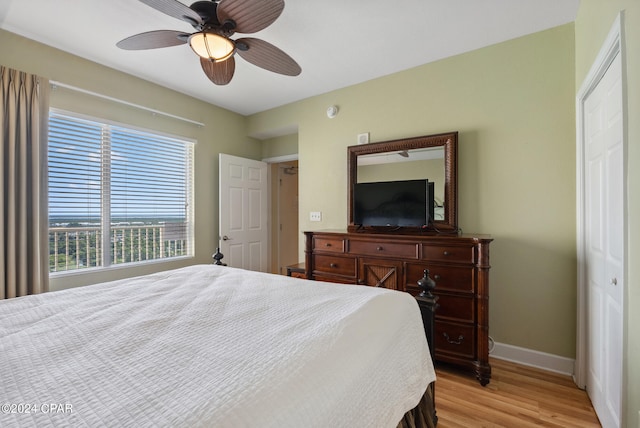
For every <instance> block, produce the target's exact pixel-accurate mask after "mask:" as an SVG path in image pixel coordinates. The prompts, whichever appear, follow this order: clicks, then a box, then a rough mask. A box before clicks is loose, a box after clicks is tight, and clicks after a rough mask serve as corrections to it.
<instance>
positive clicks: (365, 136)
mask: <svg viewBox="0 0 640 428" xmlns="http://www.w3.org/2000/svg"><path fill="white" fill-rule="evenodd" d="M358 144H369V133H368V132H364V133H362V134H358Z"/></svg>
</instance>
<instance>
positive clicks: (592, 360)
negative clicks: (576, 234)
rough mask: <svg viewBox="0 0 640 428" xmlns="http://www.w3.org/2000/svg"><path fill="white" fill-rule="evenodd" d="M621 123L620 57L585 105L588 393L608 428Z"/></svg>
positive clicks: (615, 378)
mask: <svg viewBox="0 0 640 428" xmlns="http://www.w3.org/2000/svg"><path fill="white" fill-rule="evenodd" d="M623 118H624V115H623V99H622V70H621V59H620V54H618V55H617V56H616V57H615V58H614V59H613V62H612V63H611V65H610V66H609V68H608V69H607V71H606V73H605V74H604V76H603V77H602V79H601V80H600V81H599V82H598V83H597V86H596V87H595V88H594V90H593V91H592V92H591V93H590V94H589V95H588V96H587V98H586V99H585V102H584V165H583V170H584V190H585V205H584V206H585V216H584V219H585V222H584V224H585V241H584V242H585V259H586V260H585V286H586V287H587V290H586V291H587V293H586V299H587V305H586V307H587V308H588V312H587V317H586V323H587V331H588V333H587V335H588V338H587V342H588V344H587V360H588V363H587V364H588V369H587V392H588V393H589V397H590V398H591V401H592V403H593V407H594V409H595V411H596V413H597V414H598V417H599V418H600V422H601V424H602V426H603V427H605V428H608V427H619V426H620V416H621V409H622V367H623V358H622V357H623V307H624V305H623V303H624V288H625V283H624V282H625V281H624V278H625V275H624V272H625V271H624V263H625V257H624V250H625V247H624V241H625V240H624V230H625V224H624V223H625V216H624V206H625V203H624V200H625V190H624V189H625V184H624V183H625V181H624V180H625V178H624V171H625V163H624V139H623V122H622V121H623Z"/></svg>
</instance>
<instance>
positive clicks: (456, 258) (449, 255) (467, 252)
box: [422, 244, 475, 263]
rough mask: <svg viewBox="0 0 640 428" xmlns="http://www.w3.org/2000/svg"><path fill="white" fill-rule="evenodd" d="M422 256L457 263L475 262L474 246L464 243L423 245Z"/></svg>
mask: <svg viewBox="0 0 640 428" xmlns="http://www.w3.org/2000/svg"><path fill="white" fill-rule="evenodd" d="M422 258H423V259H424V260H434V261H443V262H445V261H446V262H456V263H474V261H475V259H474V256H473V246H471V245H470V246H464V245H429V244H423V245H422Z"/></svg>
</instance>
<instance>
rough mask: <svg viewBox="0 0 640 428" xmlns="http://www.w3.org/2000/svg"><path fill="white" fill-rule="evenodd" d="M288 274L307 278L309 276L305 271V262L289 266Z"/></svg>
mask: <svg viewBox="0 0 640 428" xmlns="http://www.w3.org/2000/svg"><path fill="white" fill-rule="evenodd" d="M287 276H291V277H294V278H302V279H306V278H307V276H306V274H305V273H304V263H297V264H295V265H290V266H287Z"/></svg>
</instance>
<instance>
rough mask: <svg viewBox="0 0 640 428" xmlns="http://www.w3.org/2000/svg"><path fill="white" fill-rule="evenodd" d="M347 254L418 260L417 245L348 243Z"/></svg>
mask: <svg viewBox="0 0 640 428" xmlns="http://www.w3.org/2000/svg"><path fill="white" fill-rule="evenodd" d="M349 253H351V254H362V255H367V256H387V257H394V258H412V259H417V258H418V244H416V243H411V242H408V243H404V242H375V241H369V242H367V241H357V240H352V241H349Z"/></svg>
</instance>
